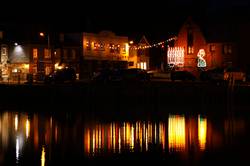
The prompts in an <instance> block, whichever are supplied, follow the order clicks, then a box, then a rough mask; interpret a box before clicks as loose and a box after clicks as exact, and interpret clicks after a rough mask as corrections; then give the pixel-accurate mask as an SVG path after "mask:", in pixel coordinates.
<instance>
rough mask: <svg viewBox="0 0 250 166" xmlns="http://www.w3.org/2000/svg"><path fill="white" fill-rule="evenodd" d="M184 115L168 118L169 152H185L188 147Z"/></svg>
mask: <svg viewBox="0 0 250 166" xmlns="http://www.w3.org/2000/svg"><path fill="white" fill-rule="evenodd" d="M185 135H186V131H185V117H184V115H170V116H169V118H168V148H169V151H183V150H185V146H186V142H185V141H186V137H185Z"/></svg>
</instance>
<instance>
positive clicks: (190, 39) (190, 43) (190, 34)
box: [187, 29, 194, 54]
mask: <svg viewBox="0 0 250 166" xmlns="http://www.w3.org/2000/svg"><path fill="white" fill-rule="evenodd" d="M193 45H194V36H193V31H192V30H191V29H188V34H187V48H188V51H187V53H188V54H193V53H194V48H193Z"/></svg>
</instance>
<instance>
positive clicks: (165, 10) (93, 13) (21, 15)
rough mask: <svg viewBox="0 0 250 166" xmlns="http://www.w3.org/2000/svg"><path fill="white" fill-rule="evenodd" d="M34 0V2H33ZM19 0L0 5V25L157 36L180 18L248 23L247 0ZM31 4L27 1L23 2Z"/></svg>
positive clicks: (172, 30)
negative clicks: (2, 7)
mask: <svg viewBox="0 0 250 166" xmlns="http://www.w3.org/2000/svg"><path fill="white" fill-rule="evenodd" d="M36 3H37V4H36ZM36 3H35V4H29V3H28V2H27V4H25V3H23V2H22V4H21V3H20V4H17V5H16V6H18V5H20V7H16V6H15V8H14V7H13V9H12V8H8V9H6V11H5V10H2V11H1V13H0V20H1V22H0V27H1V28H2V29H18V30H35V31H41V30H44V31H47V30H48V29H49V30H50V31H65V32H82V31H87V32H98V31H101V30H111V31H113V32H115V33H116V34H118V35H125V36H129V37H130V38H138V37H140V36H141V35H146V37H147V38H148V39H149V40H151V41H153V42H154V41H159V40H164V39H166V38H168V37H169V36H172V35H175V34H176V33H177V32H178V30H179V28H180V26H181V25H182V24H183V22H184V20H185V19H186V18H187V17H188V16H193V17H194V18H195V19H196V20H197V21H198V22H200V23H202V24H204V23H205V22H206V21H208V20H209V21H212V22H220V23H221V24H223V23H224V22H230V23H232V24H234V23H235V22H238V21H239V20H241V21H243V22H250V17H249V16H250V3H249V2H248V0H202V1H200V0H172V1H166V2H163V1H155V0H154V1H152V0H151V1H148V2H145V1H119V2H108V1H105V2H104V1H95V2H94V1H93V2H90V1H83V2H79V1H77V2H74V1H70V2H68V1H67V2H61V1H60V3H58V4H55V3H54V4H52V3H51V2H43V1H41V2H36ZM27 5H30V6H27Z"/></svg>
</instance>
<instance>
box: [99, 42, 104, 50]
mask: <svg viewBox="0 0 250 166" xmlns="http://www.w3.org/2000/svg"><path fill="white" fill-rule="evenodd" d="M99 50H100V51H105V44H103V43H100V48H99Z"/></svg>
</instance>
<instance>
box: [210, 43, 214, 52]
mask: <svg viewBox="0 0 250 166" xmlns="http://www.w3.org/2000/svg"><path fill="white" fill-rule="evenodd" d="M210 52H215V45H213V44H211V45H210Z"/></svg>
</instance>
